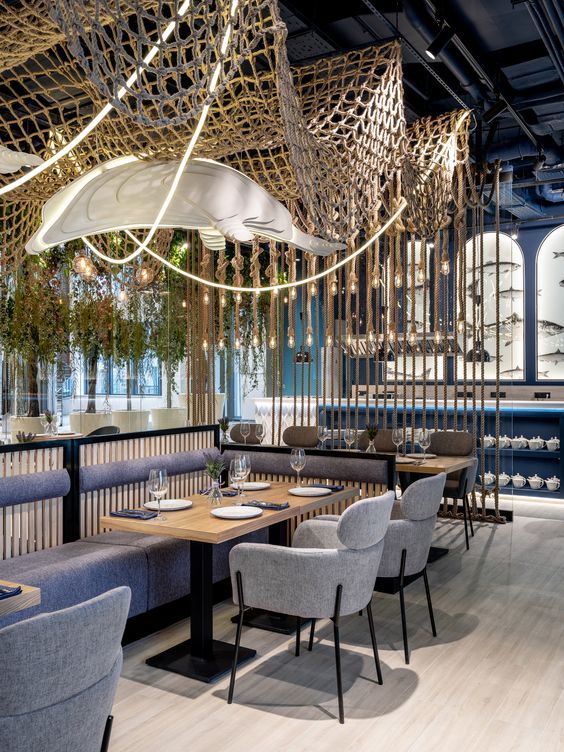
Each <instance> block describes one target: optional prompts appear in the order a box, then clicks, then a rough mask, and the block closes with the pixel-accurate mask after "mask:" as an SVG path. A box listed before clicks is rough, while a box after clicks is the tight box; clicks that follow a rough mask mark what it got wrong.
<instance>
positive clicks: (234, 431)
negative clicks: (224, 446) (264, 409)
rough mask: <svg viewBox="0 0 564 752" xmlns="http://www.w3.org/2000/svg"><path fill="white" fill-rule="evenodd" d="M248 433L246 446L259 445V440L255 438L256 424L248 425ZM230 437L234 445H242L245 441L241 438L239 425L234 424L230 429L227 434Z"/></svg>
mask: <svg viewBox="0 0 564 752" xmlns="http://www.w3.org/2000/svg"><path fill="white" fill-rule="evenodd" d="M249 428H250V433H249V435H248V436H247V442H246V443H247V444H260V440H259V439H258V438H257V434H256V430H257V424H256V423H249ZM229 435H230V436H231V440H232V441H234V442H235V443H236V444H244V443H245V439H244V438H243V434H242V433H241V424H240V423H236V424H235V425H234V426H232V427H231V431H230V433H229Z"/></svg>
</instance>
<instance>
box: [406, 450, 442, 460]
mask: <svg viewBox="0 0 564 752" xmlns="http://www.w3.org/2000/svg"><path fill="white" fill-rule="evenodd" d="M436 456H437V455H436V454H432V453H431V452H425V459H426V460H434V459H435V457H436ZM406 457H412V458H413V459H414V460H422V459H423V452H413V453H412V454H407V455H406Z"/></svg>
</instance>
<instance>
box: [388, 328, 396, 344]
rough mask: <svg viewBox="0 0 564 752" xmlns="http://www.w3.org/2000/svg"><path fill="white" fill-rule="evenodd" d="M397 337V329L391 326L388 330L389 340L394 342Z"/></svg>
mask: <svg viewBox="0 0 564 752" xmlns="http://www.w3.org/2000/svg"><path fill="white" fill-rule="evenodd" d="M395 338H396V330H395V329H394V328H393V327H390V328H389V330H388V340H389V342H394V340H395Z"/></svg>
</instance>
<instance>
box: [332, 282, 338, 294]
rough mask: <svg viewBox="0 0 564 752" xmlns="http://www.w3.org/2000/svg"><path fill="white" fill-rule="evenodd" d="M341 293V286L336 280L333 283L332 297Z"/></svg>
mask: <svg viewBox="0 0 564 752" xmlns="http://www.w3.org/2000/svg"><path fill="white" fill-rule="evenodd" d="M338 292H339V285H338V284H337V280H336V279H334V280H333V281H332V282H331V295H336V294H337V293H338Z"/></svg>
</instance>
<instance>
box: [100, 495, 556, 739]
mask: <svg viewBox="0 0 564 752" xmlns="http://www.w3.org/2000/svg"><path fill="white" fill-rule="evenodd" d="M541 514H542V509H541ZM547 516H555V515H554V514H553V515H547ZM556 516H558V515H556ZM436 537H437V541H438V542H439V544H444V545H449V546H451V553H450V554H449V555H448V556H447V557H445V558H444V559H442V560H440V561H439V562H436V563H435V564H434V565H432V567H431V568H430V570H431V571H430V580H431V588H432V593H433V599H434V605H435V616H436V619H437V627H438V630H439V636H438V638H437V639H433V637H432V635H431V631H430V628H429V621H428V615H427V611H426V606H425V598H424V591H423V584H422V582H417V583H414V584H413V585H411V586H410V588H409V589H408V624H409V627H410V633H411V646H412V659H411V665H410V666H406V665H405V664H404V662H403V653H402V650H401V628H400V619H399V603H398V600H397V596H396V597H392V596H382V595H376V594H375V596H374V600H373V609H374V613H375V619H376V629H377V636H378V640H379V644H380V657H381V659H382V662H383V672H384V685H383V686H381V687H380V686H378V685H377V684H376V683H375V671H374V663H373V660H372V658H371V655H370V648H369V644H370V638H369V632H368V624H367V620H366V617H365V616H364V617H358V616H351V617H347V618H346V619H344V620H343V624H342V639H343V672H344V679H343V681H344V690H345V714H346V722H345V725H344V726H340V725H339V723H338V722H337V721H336V720H335V716H336V711H337V703H336V698H335V675H334V663H333V645H332V639H331V638H332V631H331V629H330V624H329V623H322V624H321V625H320V626H319V628H318V633H317V634H318V641H317V643H316V645H315V647H314V651H313V653H311V654H310V653H308V652H307V651H304V652H302V655H301V657H300V658H294V656H293V653H292V650H293V641H292V640H291V639H290V638H285V637H283V636H280V635H274V634H271V633H268V632H262V631H258V630H250V629H249V630H245V631H244V632H243V644H244V645H248V646H250V647H254V648H256V649H257V651H258V659H257V660H255V661H254V662H252V663H250V664H248V665H247V666H245V667H244V668H243V669H242V670H241V671H240V673H239V678H238V682H237V686H236V694H235V703H234V704H233V705H231V706H228V705H227V704H226V690H227V681H228V680H227V679H225V680H223V681H221V682H219V683H217V684H215V685H204V684H200V683H198V682H195V681H190V680H188V679H184V678H183V677H179V676H175V675H174V674H169V673H166V672H163V671H160V670H158V669H154V668H149V667H148V666H146V665H145V663H144V659H145V658H146V657H147V656H149V655H152V654H154V653H156V652H158V651H159V650H162V649H164V648H166V647H169V646H171V645H173V644H175V643H176V642H179V641H180V640H181V639H185V637H186V635H187V632H188V629H189V624H188V622H187V621H184V622H181V623H179V624H178V625H175V626H174V627H172V628H169V629H167V630H165V631H163V632H161V633H160V634H158V635H153V636H152V637H150V638H147V639H145V640H142V641H140V642H138V643H135V644H134V645H131V646H129V647H128V648H127V649H126V650H125V663H124V669H123V674H122V679H121V681H120V684H119V688H118V696H117V700H116V704H115V707H114V713H115V722H114V733H113V738H112V744H111V752H177V751H178V752H181V751H182V752H208V751H211V750H213V751H214V752H223V750H226V751H227V750H229V752H252V751H253V750H260V751H261V752H282V751H286V750H292V752H301V751H302V750H303V751H304V752H306V751H307V752H316V751H317V750H320V751H322V750H335V751H336V752H337V751H339V752H340V751H341V750H355V752H356V751H357V750H358V751H361V750H367V751H368V750H370V752H374V751H375V750H378V751H379V752H388V751H390V750H391V751H392V752H404V751H405V752H408V751H409V752H425V751H426V750H440V751H441V752H450V750H453V751H454V752H464V751H465V750H480V751H481V752H505V750H507V751H508V752H509V750H511V751H512V752H521V751H523V752H537V751H539V752H540V751H541V750H542V752H555V751H556V750H564V519H542V518H534V517H529V516H527V517H517V518H516V521H515V522H514V523H513V524H510V525H506V526H491V525H481V526H480V525H478V526H477V530H476V537H475V538H474V539H473V541H472V544H471V549H470V552H466V551H465V550H464V548H463V535H462V525H461V524H457V523H452V522H440V523H439V526H438V528H437V534H436ZM233 613H234V609H233V607H232V606H231V605H230V604H227V603H226V604H222V605H220V606H218V607H217V609H216V625H217V636H218V637H219V638H224V639H229V640H233V639H234V635H235V629H234V626H233V625H232V624H231V623H230V621H229V617H230V616H231V615H232V614H233ZM305 642H306V633H305V632H304V641H303V643H304V648H305Z"/></svg>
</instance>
